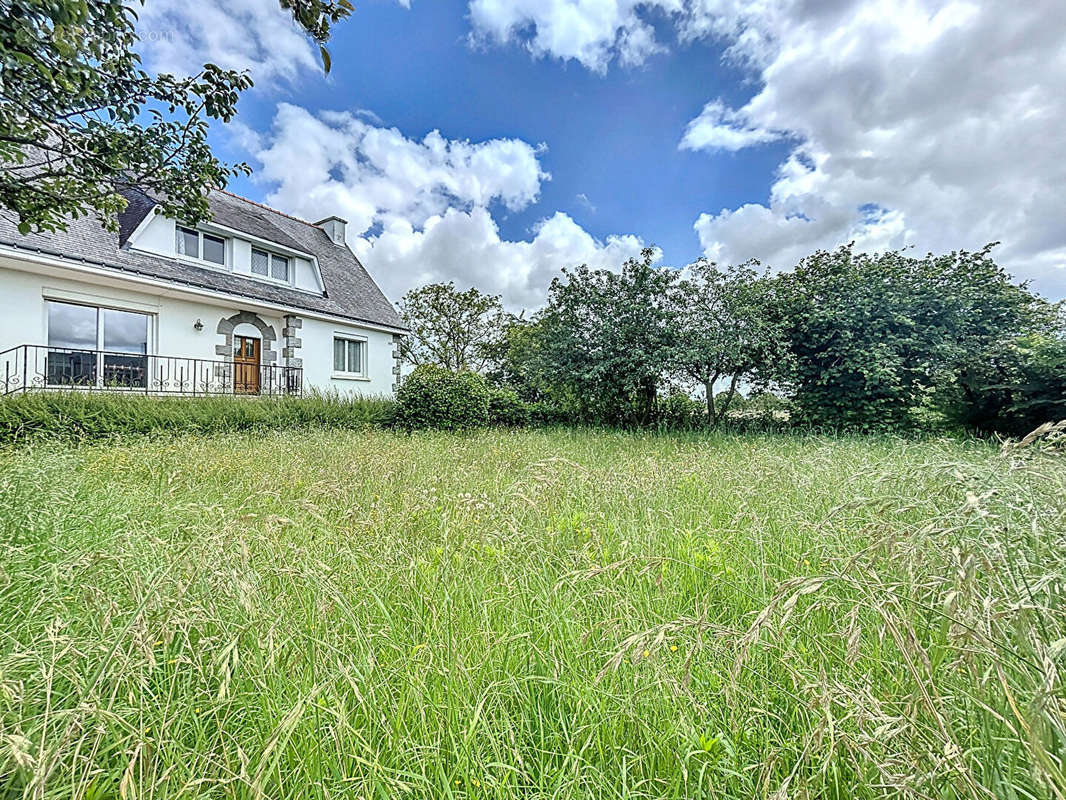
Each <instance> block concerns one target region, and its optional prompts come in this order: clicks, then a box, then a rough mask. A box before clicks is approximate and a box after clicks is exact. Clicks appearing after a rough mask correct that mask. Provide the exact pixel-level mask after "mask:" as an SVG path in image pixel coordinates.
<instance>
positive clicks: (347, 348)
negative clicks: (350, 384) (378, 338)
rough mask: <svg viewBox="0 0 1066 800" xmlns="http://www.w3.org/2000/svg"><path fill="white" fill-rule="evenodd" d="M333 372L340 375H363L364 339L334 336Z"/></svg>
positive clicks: (364, 360) (364, 373)
mask: <svg viewBox="0 0 1066 800" xmlns="http://www.w3.org/2000/svg"><path fill="white" fill-rule="evenodd" d="M333 372H334V374H337V375H339V376H341V377H353V378H362V377H365V376H366V340H364V339H348V338H345V337H342V336H336V337H334V339H333Z"/></svg>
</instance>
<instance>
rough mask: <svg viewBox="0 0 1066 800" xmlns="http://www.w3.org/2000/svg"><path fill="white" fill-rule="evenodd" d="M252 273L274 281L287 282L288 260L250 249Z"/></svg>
mask: <svg viewBox="0 0 1066 800" xmlns="http://www.w3.org/2000/svg"><path fill="white" fill-rule="evenodd" d="M252 273H253V274H254V275H262V276H263V277H264V278H273V279H274V280H276V281H283V282H285V283H288V282H289V258H288V256H279V255H278V254H277V253H268V252H267V251H266V250H260V249H258V248H256V247H253V248H252Z"/></svg>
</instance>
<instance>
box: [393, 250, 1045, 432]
mask: <svg viewBox="0 0 1066 800" xmlns="http://www.w3.org/2000/svg"><path fill="white" fill-rule="evenodd" d="M991 251H992V248H991V246H989V247H986V248H984V249H982V250H980V251H977V252H967V251H957V252H952V253H947V254H944V255H932V254H930V255H926V256H924V257H920V258H919V257H915V256H912V255H909V254H907V253H905V252H900V251H890V252H885V253H877V254H868V253H859V252H856V251H855V249H854V248H853V247H851V246H845V247H841V248H838V249H836V250H833V251H819V252H816V253H813V254H812V255H810V256H808V257H807V258H804V259H803V260H801V262H800V263H799V264H798V265H797V266H796V267H795V269H793V270H790V271H787V272H780V273H777V274H770V273H767V272H762V271H760V270H759V269H757V265H756V264H754V263H748V264H742V265H740V266H724V267H722V266H718V265H716V264H714V263H711V262H709V261H706V260H700V261H697V262H696V263H694V264H691V265H689V266H688V267H687V268H686V269H685V270H676V269H672V268H669V267H663V266H656V265H654V263H653V257H654V253H653V251H651V250H645V251H644V252H643V253H642V255H641V258H639V259H630V260H628V261H626V262H625V263H624V264H623V265H622V266H621V269H620V270H618V271H611V270H605V269H596V270H594V269H589V268H588V267H587V266H581V267H577V268H576V269H563V270H562V271H561V273H560V275H559V276H558V277H557V278H556V279H555V280H554V281H553V282H552V284H551V286H550V288H549V290H548V294H547V298H546V302H545V305H544V307H543V308H542V309H540V311H538V312H537V313H536V314H534V315H533V316H532V317H531V318H529V319H526V318H525V317H524V316H523V317H514V316H510V315H507V314H504V313H503V311H502V309H501V308H500V305H499V298H494V297H486V296H484V295H481V294H480V293H479V292H477V290H474V289H471V290H470V291H469V292H465V293H458V292H456V291H455V289H454V287H452V286H451V285H444V286H432V287H426V288H425V289H422V290H418V291H417V292H414V293H412V294H411V295H409V298H412V299H413V300H415V301H417V302H407V303H406V304H405V315H406V316H405V318H406V319H407V320H408V323H409V324H410V325H411V326H412V328H413V329H414V330H415V336H414V337H413V339H412V343H411V345H410V346H411V348H412V351H414V350H418V351H419V352H425V353H426V355H425V356H424V357H423V358H422V360H421V361H419V362H417V363H424V362H426V361H432V362H433V363H438V364H442V365H444V366H448V367H449V368H450V369H453V370H456V371H458V370H462V369H466V368H471V367H472V368H474V369H477V370H480V371H482V372H484V373H485V374H487V376H488V377H489V378H491V379H492V380H493V381H495V382H496V383H497V384H498V385H502V386H505V387H507V388H509V389H512V390H513V391H514V392H516V393H517V395H518V396H519V397H520V398H521V399H522V400H524V401H526V402H534V403H537V404H538V405H539V409H540V413H542V414H543V413H544V410H545V408H546V407H550V408H552V409H555V410H556V411H557V416H559V417H561V418H564V419H570V420H575V419H576V420H582V421H584V422H590V423H605V424H610V425H650V424H684V425H691V424H694V423H695V420H696V417H697V416H699V417H702V424H709V425H712V426H714V425H719V424H721V423H722V422H723V421H725V420H726V419H727V418H743V417H744V415H748V416H750V415H753V414H754V415H755V416H756V417H758V416H763V417H773V418H774V419H778V418H780V415H782V414H783V413H784V412H786V411H790V413H791V420H792V422H793V423H800V424H805V425H810V426H815V427H819V428H835V429H846V430H854V431H874V430H897V431H899V430H907V429H913V428H917V427H921V428H925V429H939V430H943V429H945V428H950V427H952V426H957V427H962V428H967V429H970V430H976V431H979V432H985V433H988V432H1006V433H1025V432H1027V431H1028V430H1032V429H1033V428H1035V427H1037V426H1038V425H1040V424H1041V423H1043V422H1046V421H1049V420H1052V419H1059V418H1063V417H1066V310H1064V308H1063V306H1062V305H1061V304H1060V305H1058V306H1056V305H1053V304H1050V303H1048V302H1046V301H1044V300H1042V299H1041V298H1039V297H1037V296H1036V295H1034V294H1033V293H1032V292H1030V291H1029V289H1028V287H1026V286H1025V285H1024V284H1017V283H1015V282H1013V281H1012V280H1011V278H1010V276H1009V275H1008V274H1007V272H1006V271H1005V270H1004V269H1003V268H1002V267H1001V266H999V265H998V264H996V262H995V261H994V260H993V258H992V255H991ZM426 342H430V343H433V346H432V347H428V346H427V345H426ZM472 353H477V354H478V356H479V357H478V358H474V357H472V356H471V355H468V354H472ZM464 354H467V355H464ZM411 360H412V361H414V358H411ZM741 387H743V388H744V389H745V390H746V391H748V392H752V390H757V391H756V392H755V393H754V394H753V397H754V398H755V400H754V402H752V403H744V402H743V401H742V400H738V399H737V398H738V396H739V394H738V393H739V390H740V388H741ZM693 389H700V390H702V391H701V394H702V395H703V403H704V408H703V409H702V411H701V409H700V407H699V406H698V405H697V403H696V401H695V400H694V399H693V398H692V394H693ZM771 391H772V392H774V393H775V394H771V393H770V392H771ZM756 395H757V396H756ZM734 410H736V413H737V414H739V415H740V416H739V417H736V415H735V414H734V413H733V412H734ZM548 416H552V414H551V413H549V414H548ZM786 416H787V414H786Z"/></svg>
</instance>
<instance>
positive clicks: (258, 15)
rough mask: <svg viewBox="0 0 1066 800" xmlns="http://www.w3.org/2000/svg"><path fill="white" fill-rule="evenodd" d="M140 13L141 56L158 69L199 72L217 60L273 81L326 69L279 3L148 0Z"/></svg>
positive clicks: (259, 79)
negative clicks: (191, 2) (192, 3)
mask: <svg viewBox="0 0 1066 800" xmlns="http://www.w3.org/2000/svg"><path fill="white" fill-rule="evenodd" d="M138 17H139V19H138V22H137V33H138V35H139V36H140V39H141V51H142V55H143V57H144V59H145V63H146V65H147V66H148V67H149V69H152V70H153V71H156V72H172V73H175V74H178V75H194V74H196V73H197V72H199V71H200V69H201V68H202V66H203V65H204V64H205V63H212V64H217V65H218V66H220V67H223V68H224V69H241V70H244V69H246V70H249V72H250V73H251V75H252V79H253V80H254V81H255V82H256V83H257V84H259V85H263V84H268V85H269V84H271V83H277V82H279V81H291V80H293V79H295V78H296V77H297V76H298V75H299V74H300V73H301V72H302V71H304V70H316V69H317V70H319V71H321V69H322V67H321V64H320V63H319V60H318V55H317V51H316V50H315V49H314V47H313V43H312V42H311V41H310V40H309V39H308V37H307V36H306V34H305V33H304V32H303V31H302V30H300V28H299V27H298V26H297V25H296V24H295V23H294V22H293V20H292V16H291V15H290V14H289V12H287V11H284V10H282V9H281V8H279V7H278V5H277V4H276V3H274V4H271V3H264V2H263V1H262V0H226V2H222V0H201V1H200V2H197V3H196V4H195V7H190V5H189V3H187V2H180V0H148V2H146V3H145V4H144V6H143V7H140V6H139V7H138Z"/></svg>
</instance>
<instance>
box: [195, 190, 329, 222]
mask: <svg viewBox="0 0 1066 800" xmlns="http://www.w3.org/2000/svg"><path fill="white" fill-rule="evenodd" d="M215 191H216V192H222V194H228V195H229V196H230V197H232V198H234V199H236V200H242V201H244V202H245V203H248V204H249V205H253V206H258V207H259V208H262V209H263V210H265V211H269V212H271V213H272V214H277V215H278V216H280V217H286V218H288V219H291V220H292V221H293V222H302V223H303V224H304V225H307V226H308V227H310V228H318V230H322V229H321V228H319V227H318V226H317V225H315V223H313V222H308V221H307V220H306V219H300V218H299V217H294V216H293V215H292V214H286V213H285V212H284V211H278V210H277V209H276V208H271V207H270V206H268V205H266V203H260V202H257V201H256V200H251V199H249V198H247V197H243V196H242V195H239V194H235V193H233V192H231V191H229V190H227V189H218V188H216V189H215Z"/></svg>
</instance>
